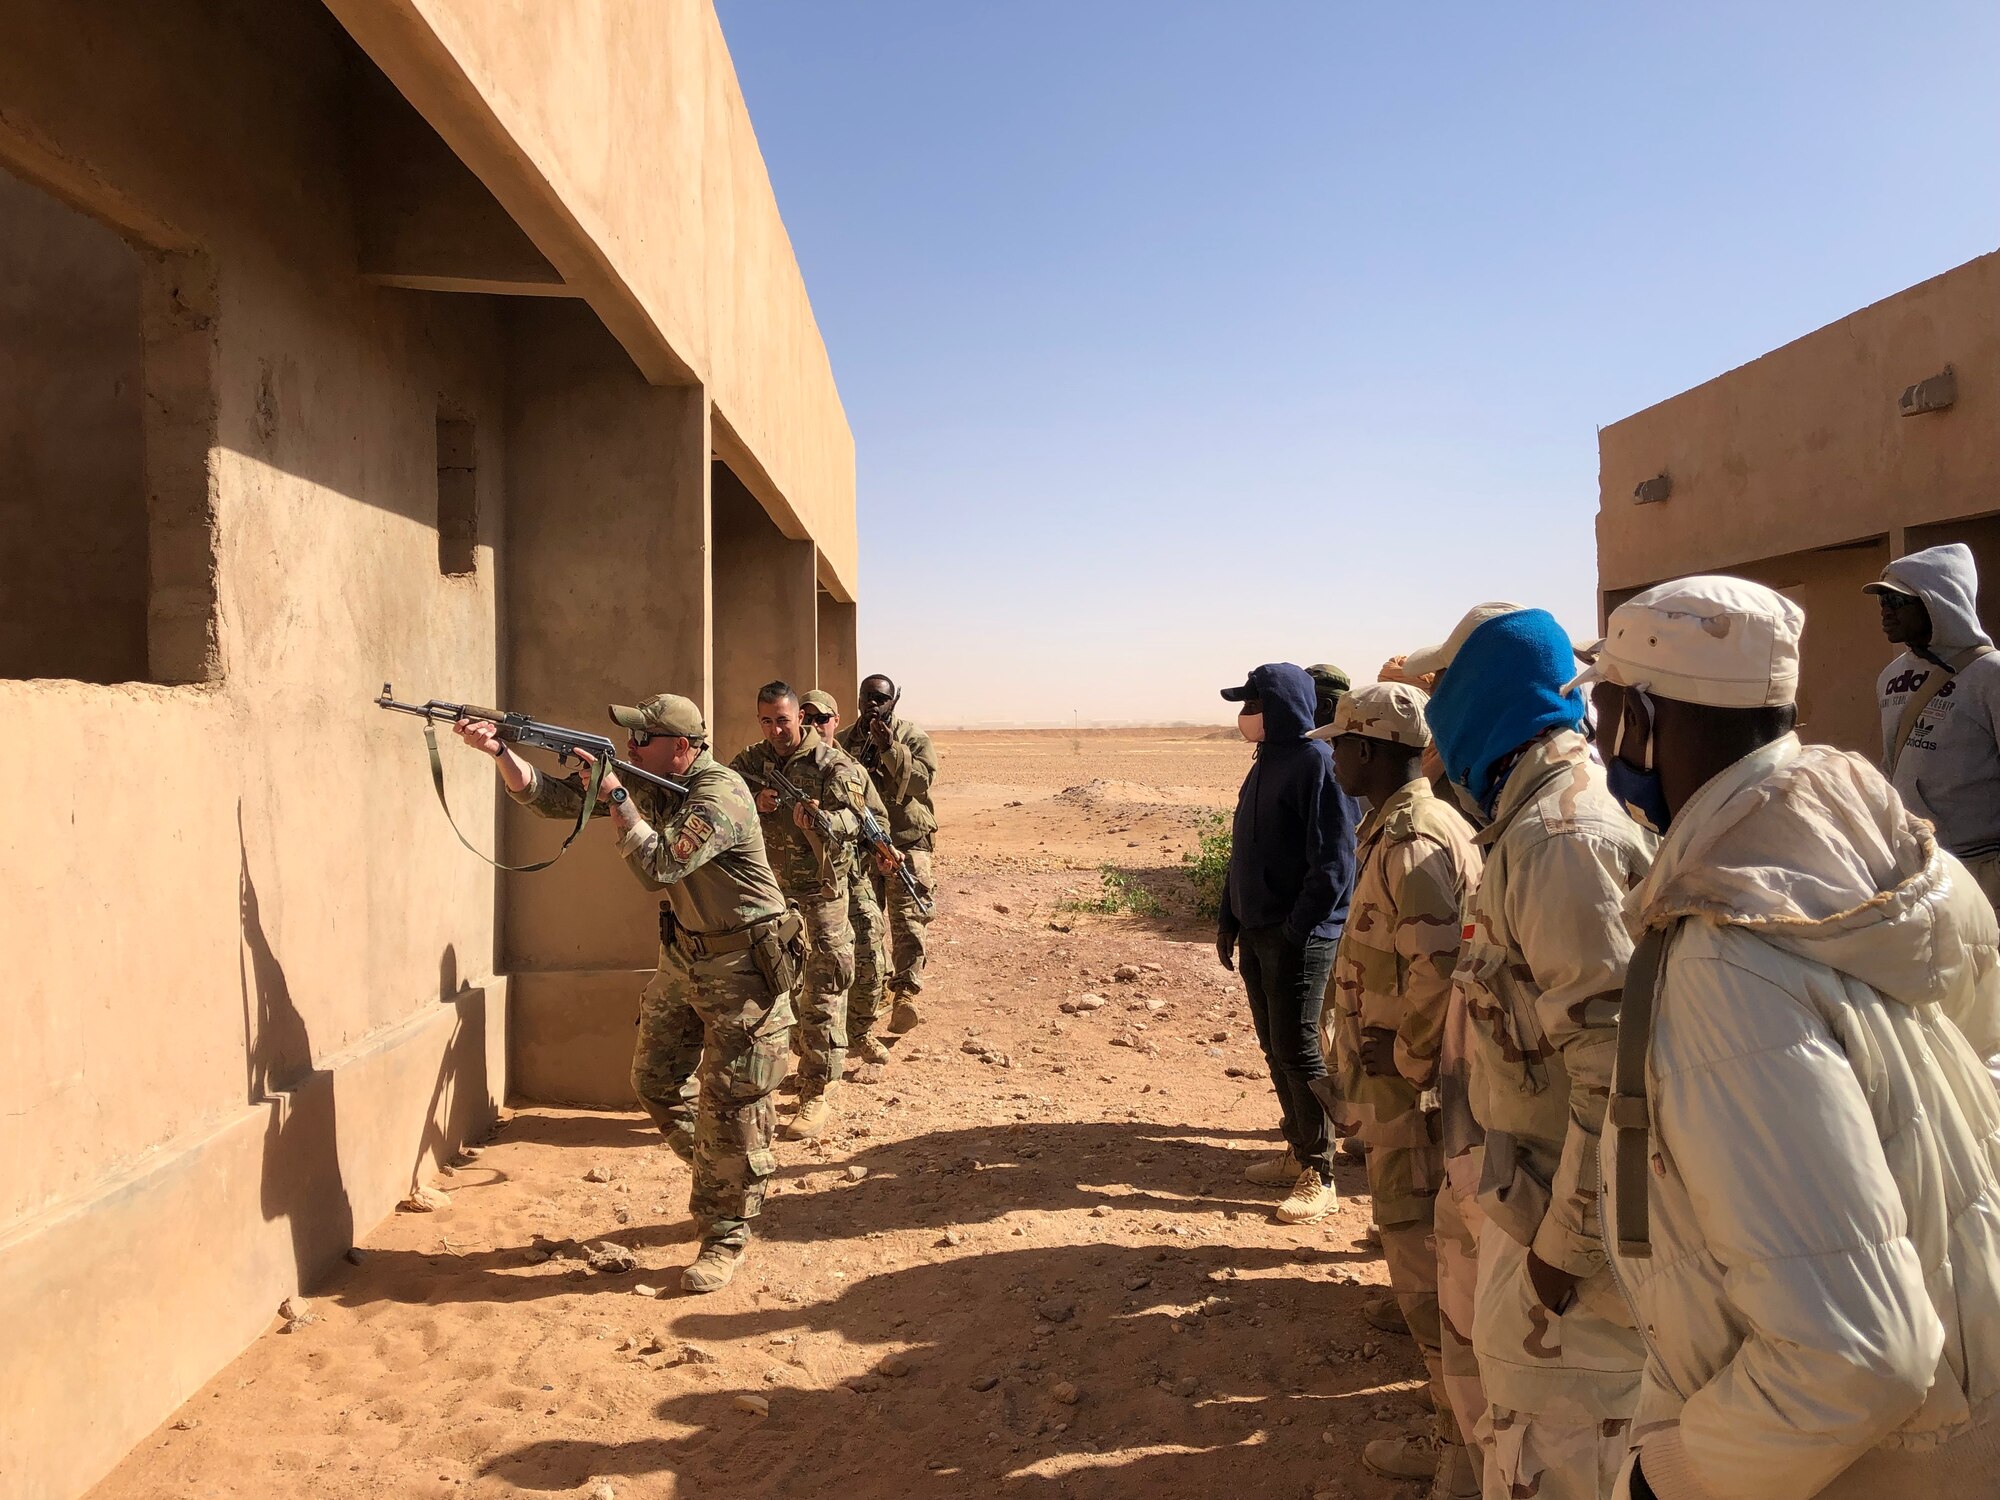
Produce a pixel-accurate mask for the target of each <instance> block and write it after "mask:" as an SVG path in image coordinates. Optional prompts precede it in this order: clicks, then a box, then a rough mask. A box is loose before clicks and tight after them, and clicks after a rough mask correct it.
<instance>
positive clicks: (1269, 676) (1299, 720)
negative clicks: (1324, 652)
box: [1249, 661, 1317, 745]
mask: <svg viewBox="0 0 2000 1500" xmlns="http://www.w3.org/2000/svg"><path fill="white" fill-rule="evenodd" d="M1249 685H1250V687H1251V690H1252V691H1254V692H1255V693H1256V694H1257V696H1258V697H1259V698H1261V699H1263V701H1264V743H1265V744H1267V745H1281V744H1284V743H1286V742H1288V741H1291V740H1302V739H1304V738H1305V737H1306V734H1307V732H1308V731H1309V730H1310V729H1311V728H1312V727H1313V707H1314V704H1315V702H1316V701H1317V700H1316V698H1315V696H1314V692H1313V680H1312V675H1311V674H1310V673H1309V672H1307V671H1306V669H1305V668H1304V667H1295V666H1293V665H1292V664H1291V663H1290V662H1288V661H1273V662H1266V663H1265V664H1264V665H1263V666H1261V667H1259V668H1257V669H1256V670H1255V671H1254V672H1252V673H1251V674H1250V677H1249Z"/></svg>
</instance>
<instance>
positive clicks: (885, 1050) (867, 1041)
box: [854, 1031, 890, 1068]
mask: <svg viewBox="0 0 2000 1500" xmlns="http://www.w3.org/2000/svg"><path fill="white" fill-rule="evenodd" d="M854 1050H855V1051H856V1052H857V1053H859V1054H860V1056H861V1060H862V1061H863V1062H865V1063H868V1064H870V1065H872V1066H874V1067H877V1068H879V1067H881V1066H882V1065H883V1064H885V1063H887V1062H888V1061H889V1056H890V1053H889V1044H888V1043H887V1042H885V1041H883V1040H882V1038H880V1037H879V1036H877V1035H875V1033H874V1032H872V1031H871V1032H869V1033H868V1034H867V1035H866V1036H864V1037H863V1038H862V1039H861V1040H860V1041H858V1042H856V1043H855V1044H854Z"/></svg>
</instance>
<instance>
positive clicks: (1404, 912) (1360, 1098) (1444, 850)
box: [1313, 683, 1483, 1500]
mask: <svg viewBox="0 0 2000 1500" xmlns="http://www.w3.org/2000/svg"><path fill="white" fill-rule="evenodd" d="M1424 703H1425V695H1424V694H1423V693H1422V692H1421V691H1419V690H1418V689H1416V688H1413V687H1409V686H1407V685H1405V684H1401V683H1376V684H1373V685H1372V686H1368V687H1363V688H1359V689H1355V690H1353V691H1351V692H1349V693H1347V694H1345V695H1344V696H1343V697H1342V698H1341V699H1340V700H1339V702H1338V704H1337V705H1336V706H1335V707H1334V711H1333V715H1332V719H1331V721H1330V722H1329V723H1327V724H1326V725H1324V726H1322V727H1321V728H1319V729H1316V730H1314V731H1313V736H1314V737H1315V738H1318V739H1324V740H1327V741H1329V742H1330V743H1331V744H1332V747H1333V773H1334V777H1335V779H1336V780H1338V781H1339V783H1340V787H1341V790H1342V791H1344V792H1346V793H1347V794H1348V795H1349V796H1350V797H1359V798H1366V799H1367V801H1368V803H1369V807H1370V811H1369V814H1368V817H1367V819H1366V821H1364V822H1363V823H1362V825H1361V828H1360V831H1359V832H1358V833H1357V834H1356V835H1355V858H1356V861H1357V864H1358V866H1359V869H1358V873H1357V874H1356V876H1355V880H1354V895H1353V898H1352V902H1351V904H1350V905H1349V907H1348V912H1347V927H1346V930H1345V931H1344V932H1342V934H1341V938H1340V949H1339V952H1338V953H1337V954H1336V956H1335V958H1334V965H1333V980H1332V984H1331V985H1330V986H1329V988H1328V995H1327V998H1328V1012H1329V1015H1328V1023H1327V1029H1328V1033H1329V1038H1330V1041H1331V1047H1330V1049H1329V1050H1330V1053H1331V1055H1330V1056H1329V1058H1328V1061H1327V1067H1328V1070H1329V1073H1330V1078H1329V1080H1328V1086H1327V1087H1326V1089H1325V1098H1326V1100H1327V1101H1328V1103H1329V1105H1330V1108H1329V1111H1328V1112H1329V1114H1330V1115H1332V1117H1333V1118H1334V1120H1335V1121H1336V1123H1337V1124H1339V1125H1340V1126H1341V1127H1342V1129H1343V1130H1345V1131H1349V1132H1352V1133H1355V1134H1358V1135H1359V1136H1360V1138H1361V1139H1362V1140H1364V1141H1365V1142H1367V1145H1368V1148H1369V1149H1368V1186H1369V1191H1370V1192H1371V1193H1372V1194H1373V1196H1374V1200H1375V1223H1376V1225H1377V1227H1378V1228H1379V1229H1380V1231H1381V1234H1382V1253H1383V1258H1384V1259H1385V1260H1386V1261H1387V1262H1388V1266H1389V1285H1390V1288H1391V1289H1392V1290H1393V1291H1394V1293H1395V1296H1396V1301H1397V1303H1398V1304H1399V1305H1400V1306H1401V1308H1402V1313H1403V1317H1404V1320H1405V1321H1406V1322H1407V1323H1408V1325H1409V1329H1410V1334H1411V1336H1412V1337H1413V1338H1414V1339H1415V1340H1416V1342H1417V1347H1418V1348H1419V1349H1421V1350H1422V1351H1423V1356H1424V1364H1425V1367H1426V1369H1427V1371H1428V1373H1429V1376H1430V1386H1431V1400H1432V1402H1433V1404H1434V1406H1435V1407H1436V1411H1437V1416H1436V1420H1435V1435H1434V1436H1428V1437H1422V1438H1379V1439H1377V1440H1375V1441H1374V1442H1371V1443H1369V1444H1368V1445H1367V1447H1366V1448H1364V1449H1363V1450H1362V1455H1361V1457H1362V1462H1363V1463H1364V1464H1366V1465H1367V1466H1368V1467H1369V1468H1370V1469H1373V1470H1374V1471H1375V1472H1376V1473H1378V1474H1385V1475H1388V1476H1389V1477H1391V1478H1395V1479H1427V1480H1430V1481H1431V1482H1432V1490H1431V1494H1432V1495H1433V1496H1434V1497H1438V1500H1447V1497H1449V1500H1469V1497H1473V1496H1476V1495H1478V1493H1479V1483H1480V1480H1479V1464H1478V1462H1477V1459H1476V1454H1477V1450H1476V1449H1473V1448H1470V1447H1469V1446H1468V1444H1467V1435H1468V1434H1469V1433H1470V1431H1471V1429H1472V1427H1473V1424H1474V1423H1476V1422H1477V1420H1478V1418H1479V1417H1480V1416H1481V1415H1482V1414H1483V1413H1481V1412H1469V1413H1466V1414H1464V1418H1463V1430H1461V1422H1460V1420H1459V1419H1458V1418H1457V1417H1456V1416H1455V1415H1454V1408H1453V1405H1452V1399H1451V1391H1450V1389H1449V1387H1448V1386H1447V1384H1446V1382H1445V1379H1444V1362H1443V1349H1442V1343H1441V1330H1440V1325H1439V1315H1438V1259H1437V1248H1436V1244H1435V1241H1434V1239H1433V1223H1434V1217H1435V1203H1436V1199H1437V1195H1438V1190H1439V1188H1440V1186H1441V1185H1442V1183H1443V1179H1444V1152H1443V1148H1442V1146H1441V1144H1440V1135H1439V1121H1438V1114H1437V1082H1438V1058H1439V1053H1440V1050H1441V1042H1442V1034H1443V1030H1444V1024H1445V1017H1446V1014H1447V1010H1448V1006H1449V1000H1450V994H1451V976H1452V971H1453V969H1454V968H1455V967H1456V966H1457V963H1458V946H1459V912H1460V908H1461V906H1462V904H1463V902H1464V900H1465V898H1466V896H1467V894H1468V893H1469V892H1470V891H1471V890H1472V888H1473V887H1474V886H1475V885H1476V884H1477V883H1478V878H1479V863H1480V862H1479V852H1478V850H1477V849H1475V848H1474V847H1473V843H1472V829H1471V828H1470V827H1469V826H1468V825H1467V823H1466V821H1465V819H1464V818H1462V817H1461V816H1460V815H1459V814H1458V813H1457V812H1456V811H1454V810H1453V809H1452V808H1451V807H1449V806H1447V805H1446V804H1445V803H1443V802H1441V801H1440V800H1439V799H1438V798H1437V797H1436V796H1435V795H1433V793H1432V791H1431V784H1430V782H1429V781H1428V780H1426V779H1425V777H1424V774H1423V769H1422V767H1423V753H1424V748H1425V746H1427V745H1428V744H1429V743H1430V730H1429V728H1428V726H1427V725H1426V724H1425V722H1424Z"/></svg>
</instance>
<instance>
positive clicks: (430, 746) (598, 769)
mask: <svg viewBox="0 0 2000 1500" xmlns="http://www.w3.org/2000/svg"><path fill="white" fill-rule="evenodd" d="M424 748H425V749H426V750H428V751H429V752H430V756H431V785H432V786H433V787H435V788H436V789H437V798H438V806H439V807H441V808H443V809H444V820H445V822H447V823H449V824H451V831H452V832H453V833H455V834H457V835H458V841H459V842H460V843H461V844H463V845H465V847H466V848H467V849H471V850H472V852H473V853H474V854H478V855H479V857H480V858H481V859H483V860H485V861H486V863H488V864H489V865H491V866H493V868H494V869H496V870H505V871H507V872H508V873H509V874H511V875H532V874H534V873H535V871H537V870H546V869H547V868H548V867H549V866H550V865H552V864H554V863H555V862H556V861H557V860H559V859H561V858H562V857H563V855H564V854H565V853H567V852H568V851H569V846H570V845H571V844H573V843H575V842H576V836H577V835H578V834H579V833H582V832H583V825H584V824H586V823H588V822H589V821H590V810H591V809H592V808H593V807H595V806H597V787H598V783H600V782H601V781H603V780H604V768H605V763H604V762H603V761H601V760H596V761H592V762H591V764H590V779H589V781H588V782H587V784H586V785H585V786H584V789H583V805H582V806H581V807H579V808H578V809H577V813H576V826H575V827H574V828H572V829H570V831H569V837H568V838H566V839H564V840H563V841H562V848H560V849H558V850H556V852H555V853H554V854H551V855H550V856H549V857H548V858H547V859H543V860H537V861H536V862H535V863H534V864H532V865H503V864H501V863H500V861H499V860H497V859H494V858H492V857H490V856H489V855H485V854H480V853H479V851H478V850H477V849H473V847H472V840H471V839H469V838H467V837H466V836H465V832H464V830H463V829H461V828H460V827H459V826H458V819H456V818H454V817H453V816H452V815H451V804H450V803H449V802H447V801H446V800H445V795H444V761H443V760H441V759H440V758H439V756H438V742H437V730H436V728H435V727H434V726H433V725H432V724H431V723H430V721H429V720H426V721H425V722H424Z"/></svg>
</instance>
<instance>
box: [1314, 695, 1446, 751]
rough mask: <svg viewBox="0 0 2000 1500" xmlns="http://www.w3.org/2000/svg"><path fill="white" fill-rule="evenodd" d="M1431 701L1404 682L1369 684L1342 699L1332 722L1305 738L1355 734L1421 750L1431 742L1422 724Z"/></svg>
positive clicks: (1428, 733) (1427, 731) (1429, 728)
mask: <svg viewBox="0 0 2000 1500" xmlns="http://www.w3.org/2000/svg"><path fill="white" fill-rule="evenodd" d="M1430 701H1431V700H1430V698H1429V696H1428V695H1427V694H1426V693H1425V692H1424V690H1423V689H1422V688H1414V687H1411V686H1410V685H1409V684H1408V683H1407V682H1371V683H1369V684H1368V686H1366V687H1358V688H1355V689H1354V690H1353V691H1352V692H1350V693H1347V694H1345V695H1344V696H1342V698H1341V700H1340V707H1338V708H1336V709H1335V710H1334V711H1333V722H1332V723H1331V724H1328V725H1326V726H1325V727H1324V728H1321V729H1315V730H1313V731H1312V733H1311V735H1310V736H1308V738H1311V739H1315V740H1331V739H1337V738H1339V737H1340V736H1341V735H1343V734H1358V735H1361V736H1363V737H1364V738H1367V739H1371V740H1390V741H1392V742H1394V743H1395V744H1398V745H1408V746H1409V747H1410V748H1411V749H1413V750H1421V749H1423V748H1424V746H1426V745H1428V744H1429V743H1430V742H1431V727H1430V725H1429V724H1427V723H1425V722H1424V706H1425V705H1426V704H1427V703H1429V702H1430Z"/></svg>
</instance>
